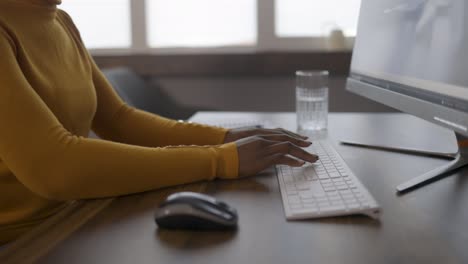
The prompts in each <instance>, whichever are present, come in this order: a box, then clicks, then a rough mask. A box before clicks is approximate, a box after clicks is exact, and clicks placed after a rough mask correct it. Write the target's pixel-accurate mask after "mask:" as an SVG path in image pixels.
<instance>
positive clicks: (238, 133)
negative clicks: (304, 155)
mask: <svg viewBox="0 0 468 264" xmlns="http://www.w3.org/2000/svg"><path fill="white" fill-rule="evenodd" d="M255 135H287V136H291V137H294V138H298V139H302V140H305V139H307V137H305V136H301V135H298V134H296V133H293V132H291V131H288V130H285V129H282V128H276V129H265V128H251V127H246V128H234V129H231V130H229V131H228V132H227V134H226V137H225V138H224V143H229V142H234V141H236V140H238V139H241V138H246V137H251V136H255Z"/></svg>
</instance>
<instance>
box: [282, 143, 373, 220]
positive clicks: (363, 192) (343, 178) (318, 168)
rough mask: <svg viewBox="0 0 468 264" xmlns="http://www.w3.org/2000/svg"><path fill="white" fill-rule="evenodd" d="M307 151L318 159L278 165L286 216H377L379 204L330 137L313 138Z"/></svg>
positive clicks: (295, 217)
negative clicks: (309, 161)
mask: <svg viewBox="0 0 468 264" xmlns="http://www.w3.org/2000/svg"><path fill="white" fill-rule="evenodd" d="M307 151H309V152H311V153H316V154H317V155H318V156H319V158H320V159H319V161H317V162H316V163H314V164H310V163H306V165H305V166H303V167H300V168H292V167H289V166H284V165H279V166H277V167H276V169H277V174H278V181H279V186H280V190H281V196H282V199H283V206H284V212H285V214H286V218H287V219H289V220H293V219H307V218H318V217H328V216H340V215H350V214H364V215H368V216H370V217H372V218H378V214H379V205H378V204H377V202H376V201H375V199H374V198H373V197H372V195H371V194H370V193H369V191H367V189H366V187H364V185H362V184H361V182H360V181H359V179H358V178H356V176H354V174H353V172H352V171H351V170H350V169H349V168H348V166H347V165H346V163H345V162H344V160H343V159H342V158H341V157H340V155H339V154H338V153H337V152H336V151H335V149H333V147H332V146H331V144H330V143H329V142H328V141H327V140H319V141H313V145H312V146H311V147H309V148H308V149H307Z"/></svg>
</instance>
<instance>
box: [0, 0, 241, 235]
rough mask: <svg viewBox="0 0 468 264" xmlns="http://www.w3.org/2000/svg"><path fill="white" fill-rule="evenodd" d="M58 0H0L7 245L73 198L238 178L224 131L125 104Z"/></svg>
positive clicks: (1, 196) (1, 199)
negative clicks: (101, 70)
mask: <svg viewBox="0 0 468 264" xmlns="http://www.w3.org/2000/svg"><path fill="white" fill-rule="evenodd" d="M57 4H60V0H0V244H2V243H5V242H7V241H10V240H12V239H15V238H16V237H17V236H19V235H20V234H22V233H24V232H26V231H27V230H29V229H31V228H32V227H33V226H35V225H37V224H38V223H40V222H41V221H43V220H44V219H45V218H47V217H49V216H50V215H52V214H54V213H56V212H57V211H58V210H60V209H61V208H63V206H64V205H65V204H66V202H65V201H67V200H75V199H86V198H98V197H106V196H117V195H124V194H129V193H136V192H142V191H147V190H151V189H156V188H161V187H165V186H172V185H177V184H183V183H188V182H194V181H200V180H208V179H214V178H215V177H220V178H235V177H237V174H238V157H237V149H236V145H235V144H234V143H230V144H225V145H217V144H222V143H223V141H224V137H225V134H226V130H224V129H219V128H213V127H207V126H202V125H197V124H187V123H180V122H175V121H173V120H168V119H165V118H162V117H159V116H156V115H152V114H149V113H146V112H143V111H140V110H137V109H134V108H131V107H129V106H128V105H126V104H125V103H124V102H122V100H121V99H120V98H119V97H118V96H117V95H116V93H115V92H114V90H113V89H112V87H111V85H110V84H109V82H108V81H107V80H106V79H105V77H104V76H103V74H102V73H101V72H100V70H99V69H98V67H97V66H96V64H95V63H94V61H93V59H92V58H91V56H90V55H89V54H88V53H87V51H86V49H85V47H84V46H83V43H82V42H81V39H80V36H79V33H78V31H77V29H76V27H75V26H74V24H73V22H72V20H71V19H70V17H69V16H68V15H67V14H66V13H65V12H63V11H61V10H59V9H57V7H56V5H57ZM91 129H92V130H93V131H95V132H96V133H97V134H98V135H99V136H100V137H101V138H103V139H105V140H96V139H89V138H87V135H88V133H89V132H90V130H91ZM195 145H198V146H195Z"/></svg>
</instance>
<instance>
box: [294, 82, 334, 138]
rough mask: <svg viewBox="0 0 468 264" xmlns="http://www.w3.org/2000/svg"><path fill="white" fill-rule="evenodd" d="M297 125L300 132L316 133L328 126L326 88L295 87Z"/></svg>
mask: <svg viewBox="0 0 468 264" xmlns="http://www.w3.org/2000/svg"><path fill="white" fill-rule="evenodd" d="M296 112H297V125H298V129H299V130H300V131H307V130H308V131H318V130H325V129H327V125H328V87H319V88H313V89H310V88H303V87H300V86H297V87H296Z"/></svg>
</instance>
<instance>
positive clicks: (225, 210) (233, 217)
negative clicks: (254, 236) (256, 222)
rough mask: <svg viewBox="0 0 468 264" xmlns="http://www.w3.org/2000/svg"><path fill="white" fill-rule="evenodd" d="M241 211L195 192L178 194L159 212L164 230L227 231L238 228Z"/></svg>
mask: <svg viewBox="0 0 468 264" xmlns="http://www.w3.org/2000/svg"><path fill="white" fill-rule="evenodd" d="M237 219H238V216H237V211H236V209H234V208H233V207H231V206H229V205H227V204H226V203H224V202H221V201H219V200H217V199H215V198H214V197H211V196H208V195H205V194H201V193H193V192H180V193H174V194H172V195H170V196H169V197H167V199H166V200H165V201H164V202H163V203H162V204H161V205H160V206H159V208H158V209H157V210H156V213H155V216H154V220H155V221H156V224H157V225H158V226H159V227H160V228H167V229H188V230H223V229H235V228H237Z"/></svg>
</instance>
